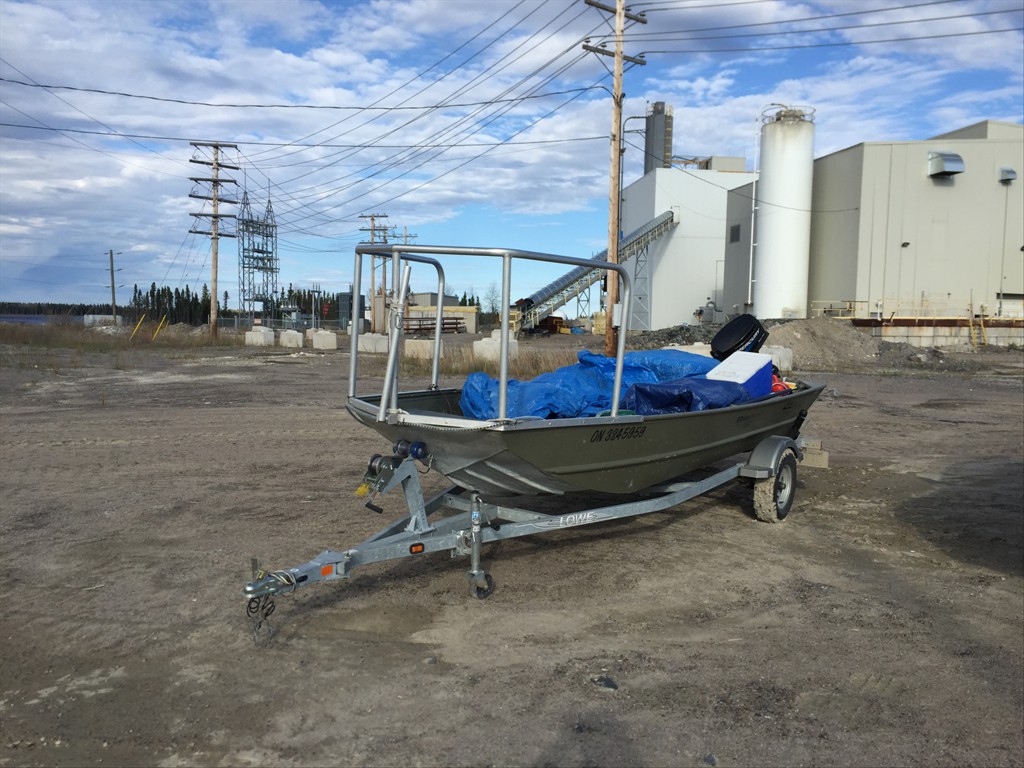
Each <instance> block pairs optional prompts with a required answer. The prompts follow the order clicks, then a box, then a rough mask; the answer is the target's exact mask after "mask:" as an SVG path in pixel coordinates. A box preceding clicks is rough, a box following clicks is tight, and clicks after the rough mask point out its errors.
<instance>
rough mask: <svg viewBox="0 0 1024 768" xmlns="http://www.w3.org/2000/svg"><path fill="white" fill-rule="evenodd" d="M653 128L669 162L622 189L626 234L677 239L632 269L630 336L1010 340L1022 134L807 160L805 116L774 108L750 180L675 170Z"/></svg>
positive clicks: (710, 170)
mask: <svg viewBox="0 0 1024 768" xmlns="http://www.w3.org/2000/svg"><path fill="white" fill-rule="evenodd" d="M652 115H654V116H655V117H656V118H657V122H653V121H651V120H649V121H648V131H651V130H656V131H658V132H659V134H658V135H657V136H655V137H653V139H652V137H650V136H648V141H647V147H648V154H650V153H651V149H650V148H651V147H652V146H653V147H661V146H666V149H665V154H664V157H659V158H657V162H655V163H653V167H649V168H648V170H647V172H646V173H645V175H644V176H643V177H642V178H641V179H639V180H637V181H636V182H634V183H633V184H630V185H629V186H628V187H626V189H624V190H623V193H622V226H621V229H622V231H623V232H630V231H633V230H636V229H638V228H640V227H642V226H643V224H644V223H645V222H649V221H651V220H653V219H654V218H655V217H657V216H660V215H663V214H664V213H665V212H666V211H671V212H673V213H674V214H675V223H676V226H675V227H672V228H671V229H669V230H668V231H667V232H664V233H663V234H661V236H660V237H658V238H657V239H656V240H654V241H653V242H651V243H650V244H649V245H648V246H647V248H646V252H645V253H643V254H642V255H641V256H642V257H641V258H640V259H639V260H638V261H637V264H636V267H635V268H634V269H635V272H636V275H637V279H636V281H635V282H636V285H637V290H636V293H637V295H638V302H639V304H640V306H641V312H640V314H639V315H637V314H636V313H634V321H633V323H632V327H634V328H649V329H657V328H664V327H668V326H672V325H679V324H683V323H697V322H702V321H717V322H720V321H722V320H724V319H726V318H727V317H728V316H730V315H735V314H739V313H742V312H752V313H753V314H755V315H757V316H758V317H761V318H765V319H768V318H801V317H812V316H817V315H821V314H828V315H832V316H840V317H850V318H853V319H855V320H857V321H860V323H861V324H871V323H876V324H883V323H884V324H888V325H900V324H901V323H903V324H904V325H922V324H928V323H929V322H932V324H934V325H938V326H942V325H947V326H949V325H952V326H956V325H963V324H966V325H968V326H970V325H972V322H973V323H978V322H980V323H982V324H984V323H988V326H989V327H994V326H998V325H1000V321H1004V320H1005V321H1006V322H1005V323H1003V324H1004V325H1007V324H1008V325H1009V327H1011V328H1016V331H1015V333H1016V334H1017V335H1018V336H1019V335H1020V328H1021V323H1022V318H1024V190H1022V184H1024V180H1018V175H1019V174H1021V173H1022V172H1024V126H1022V125H1019V124H1016V123H1006V122H996V121H984V122H981V123H977V124H975V125H971V126H968V127H965V128H962V129H959V130H955V131H952V132H950V133H945V134H942V135H940V136H935V137H933V138H930V139H924V140H921V141H899V142H866V143H862V144H857V145H855V146H852V147H849V148H847V149H843V150H840V151H838V152H833V153H831V154H829V155H826V156H824V157H820V158H818V159H816V160H815V159H813V143H814V111H813V109H809V108H806V107H798V108H794V107H782V106H778V105H776V107H773V108H772V109H771V110H768V111H766V112H765V114H764V115H763V127H762V137H761V147H760V157H759V166H760V168H759V172H758V173H751V172H747V171H746V170H745V168H744V165H745V161H744V160H743V159H742V158H716V157H711V158H706V159H704V160H703V161H700V162H697V163H692V162H691V163H690V165H691V167H685V166H684V167H678V163H674V162H673V161H672V158H671V155H670V153H671V149H670V144H671V141H670V140H668V141H667V142H666V141H664V136H663V135H662V134H661V133H660V131H662V130H667V131H668V132H669V135H670V132H671V111H670V110H669V111H668V112H667V115H668V119H667V120H666V118H665V115H666V111H665V110H664V108H663V107H660V108H659V109H655V110H652ZM666 122H667V127H666V128H664V129H663V128H661V127H660V126H662V125H664V124H665V123H666ZM954 321H955V322H954ZM972 332H973V331H972ZM1008 338H1009V340H1010V341H1013V340H1015V337H1014V336H1013V334H1012V333H1011V335H1010V336H1009V337H1008ZM1017 341H1018V342H1019V341H1020V340H1019V339H1017Z"/></svg>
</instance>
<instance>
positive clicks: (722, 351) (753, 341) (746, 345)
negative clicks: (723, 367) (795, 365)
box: [711, 315, 768, 360]
mask: <svg viewBox="0 0 1024 768" xmlns="http://www.w3.org/2000/svg"><path fill="white" fill-rule="evenodd" d="M767 340H768V331H766V330H765V329H764V326H763V325H761V323H760V322H759V321H758V319H757V318H756V317H754V316H753V315H740V316H739V317H735V318H733V319H732V320H730V321H729V322H728V323H726V324H725V325H723V326H722V328H721V329H720V330H719V331H718V333H716V334H715V337H714V338H713V339H711V356H712V357H713V358H715V360H725V358H727V357H728V356H729V355H731V354H732V353H733V352H757V351H758V350H759V349H761V347H762V346H763V345H764V343H765V341H767Z"/></svg>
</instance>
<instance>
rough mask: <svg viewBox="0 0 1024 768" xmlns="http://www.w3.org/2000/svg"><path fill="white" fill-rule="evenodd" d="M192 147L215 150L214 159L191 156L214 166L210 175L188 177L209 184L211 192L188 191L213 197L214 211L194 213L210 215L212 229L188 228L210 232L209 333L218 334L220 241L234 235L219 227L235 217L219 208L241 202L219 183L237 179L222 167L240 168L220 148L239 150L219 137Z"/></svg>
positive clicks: (196, 143) (198, 142) (195, 142)
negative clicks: (223, 173)
mask: <svg viewBox="0 0 1024 768" xmlns="http://www.w3.org/2000/svg"><path fill="white" fill-rule="evenodd" d="M189 143H190V144H191V145H192V146H193V147H196V148H197V149H198V148H199V147H210V148H211V149H212V150H213V160H200V159H197V158H196V157H192V158H191V159H190V160H189V162H190V163H198V164H199V165H208V166H210V168H211V171H210V176H209V177H208V178H205V177H193V178H190V179H189V181H192V182H194V183H196V184H209V185H210V194H209V195H200V194H197V193H196V192H194V191H193V192H192V193H191V194H189V197H194V198H196V199H198V200H210V201H211V202H212V206H211V207H212V209H213V213H193V214H192V215H193V216H203V217H208V218H209V219H210V229H209V231H205V230H197V229H190V230H189V232H191V233H193V234H196V235H208V236H209V237H210V296H211V298H210V336H212V337H213V338H217V304H218V302H219V299H218V298H217V245H218V242H219V240H220V238H222V237H235V235H234V234H232V233H228V232H221V231H220V220H221V219H233V218H235V217H234V216H233V215H231V214H226V213H221V212H220V208H219V206H220V203H226V204H230V205H238V201H237V200H229V199H227V198H224V197H221V195H220V186H221V184H237V183H238V182H236V181H235V180H234V179H231V178H227V177H224V176H221V175H220V170H221V169H222V168H227V169H230V170H233V171H237V170H239V166H237V165H228V164H227V163H224V162H221V160H220V150H221V149H234V150H236V151H237V150H238V147H237V145H235V144H222V143H220V142H219V141H192V142H189Z"/></svg>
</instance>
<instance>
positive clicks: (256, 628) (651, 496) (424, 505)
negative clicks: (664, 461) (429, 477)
mask: <svg viewBox="0 0 1024 768" xmlns="http://www.w3.org/2000/svg"><path fill="white" fill-rule="evenodd" d="M802 443H803V441H802V440H801V439H793V438H791V437H785V436H771V437H767V438H765V439H763V440H762V441H761V442H760V443H759V444H758V445H757V447H756V448H755V449H754V450H753V451H751V452H750V454H749V456H748V457H747V459H746V461H740V462H736V463H733V464H731V465H729V466H727V467H726V468H725V469H719V470H718V471H716V472H715V473H714V474H712V475H710V476H708V477H704V478H702V479H697V480H683V481H679V482H673V483H668V484H665V485H661V486H655V487H652V488H647V489H645V490H644V491H643V492H642V493H643V496H642V497H640V498H634V499H633V500H631V501H626V502H623V503H619V504H612V505H609V506H602V507H595V508H591V509H585V510H582V511H575V512H570V513H565V514H545V513H541V512H536V511H533V510H529V509H523V508H519V507H512V506H505V505H503V504H495V503H490V502H488V501H485V500H484V499H483V498H481V496H480V494H479V493H477V492H475V491H467V490H466V489H464V488H461V487H459V486H455V487H452V488H450V489H449V490H447V491H444V492H442V493H440V494H438V495H436V496H435V497H433V498H432V499H430V500H429V501H428V500H425V497H424V495H423V488H422V486H421V484H420V479H419V476H420V473H421V470H420V469H419V467H418V466H417V464H418V463H422V464H424V465H426V467H427V468H428V469H429V467H430V455H429V453H427V451H426V448H425V446H424V445H423V444H422V443H412V444H410V443H408V442H407V441H399V442H398V443H396V444H395V446H394V448H393V455H392V456H381V455H376V456H374V457H373V458H372V459H371V460H370V462H369V465H368V467H367V470H366V473H365V475H364V476H363V482H362V484H361V485H360V486H359V488H358V489H357V491H356V495H357V496H363V497H366V499H367V501H366V507H367V508H368V509H370V510H372V511H374V512H378V513H379V512H382V511H383V510H382V509H381V508H380V507H379V506H377V505H376V504H374V499H375V498H376V497H378V496H381V495H383V494H385V493H387V492H389V491H392V490H394V489H395V488H398V487H401V490H402V493H403V494H404V496H405V502H406V506H407V507H408V514H407V515H406V516H404V517H402V518H401V519H399V520H397V521H396V522H394V523H392V524H391V525H389V526H387V527H386V528H384V529H382V530H381V531H379V532H377V533H376V534H374V535H373V536H371V537H370V538H368V539H367V540H366V541H364V542H362V543H361V544H359V545H357V546H355V547H352V548H351V549H345V550H331V549H327V550H324V551H323V552H321V553H320V554H319V555H317V556H316V557H314V558H313V559H312V560H309V561H308V562H306V563H303V564H302V565H297V566H295V567H293V568H287V569H284V570H276V571H263V570H260V569H259V566H258V563H257V562H256V560H255V559H254V560H253V580H252V581H251V582H250V583H248V584H246V585H245V587H244V589H243V595H244V597H245V598H246V600H247V602H246V615H247V616H248V617H249V618H250V619H251V621H252V625H253V627H252V634H253V641H254V642H255V643H257V644H261V643H263V642H267V641H269V639H270V636H271V635H272V633H273V630H272V629H271V627H270V625H269V622H268V619H269V618H270V615H271V614H272V613H273V612H274V609H275V603H274V598H275V597H276V596H277V595H284V594H288V593H291V592H294V591H296V590H298V589H299V588H300V587H306V586H309V585H311V584H315V583H317V582H320V581H332V580H335V579H345V578H348V577H349V576H350V575H351V573H352V570H353V569H354V568H356V567H357V566H360V565H367V564H370V563H380V562H386V561H389V560H399V559H402V558H406V557H416V556H418V555H424V554H430V553H433V552H445V551H447V552H449V553H450V554H451V557H452V558H455V557H464V556H468V557H469V571H468V572H467V574H466V575H467V577H468V580H469V592H470V595H471V596H472V597H475V598H478V599H485V598H487V597H490V596H491V594H492V593H493V592H494V579H493V577H492V576H491V574H489V573H488V572H487V571H485V570H484V569H483V567H482V564H481V548H482V546H483V545H484V544H489V543H491V542H495V541H503V540H505V539H514V538H519V537H522V536H531V535H534V534H537V533H544V532H546V531H555V530H561V529H564V528H577V527H579V526H583V525H593V524H595V523H603V522H606V521H609V520H619V519H623V518H628V517H636V516H639V515H645V514H649V513H651V512H661V511H664V510H667V509H670V508H672V507H675V506H678V505H680V504H682V503H683V502H686V501H689V500H691V499H694V498H696V497H697V496H700V495H702V494H705V493H708V492H710V491H712V490H714V489H716V488H718V487H720V486H722V485H725V484H726V483H728V482H730V481H733V480H740V481H745V482H747V483H748V484H750V485H752V486H753V490H754V512H755V515H756V516H757V518H758V519H759V520H763V521H765V522H780V521H781V520H783V519H784V518H785V517H786V515H787V514H788V513H789V510H790V508H791V506H792V504H793V499H794V495H795V491H796V467H797V461H798V460H802V459H803V449H802ZM441 510H448V511H449V514H447V515H436V514H435V513H438V512H440V511H441ZM432 517H433V518H434V519H431V518H432Z"/></svg>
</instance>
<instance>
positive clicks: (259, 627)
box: [245, 595, 277, 646]
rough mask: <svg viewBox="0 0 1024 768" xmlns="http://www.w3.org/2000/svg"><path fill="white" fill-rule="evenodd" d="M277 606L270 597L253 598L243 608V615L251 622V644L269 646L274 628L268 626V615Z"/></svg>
mask: <svg viewBox="0 0 1024 768" xmlns="http://www.w3.org/2000/svg"><path fill="white" fill-rule="evenodd" d="M276 607H277V606H276V605H275V604H274V598H273V596H272V595H263V597H253V598H250V599H249V602H248V603H246V606H245V615H246V616H248V617H249V620H250V621H251V622H252V643H253V645H256V646H266V645H270V640H271V638H272V637H273V636H274V628H273V626H271V624H270V614H272V613H273V612H274V609H275V608H276Z"/></svg>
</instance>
